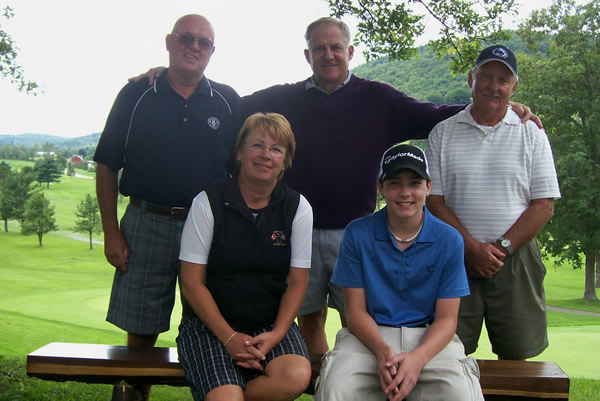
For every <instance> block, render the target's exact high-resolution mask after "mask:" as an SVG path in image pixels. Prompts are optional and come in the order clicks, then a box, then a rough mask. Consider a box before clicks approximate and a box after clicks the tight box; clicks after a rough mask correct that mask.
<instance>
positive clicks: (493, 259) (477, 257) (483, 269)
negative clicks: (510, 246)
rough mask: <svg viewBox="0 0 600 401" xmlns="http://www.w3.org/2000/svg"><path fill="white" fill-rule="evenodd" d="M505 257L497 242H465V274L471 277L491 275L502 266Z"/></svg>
mask: <svg viewBox="0 0 600 401" xmlns="http://www.w3.org/2000/svg"><path fill="white" fill-rule="evenodd" d="M505 257H506V255H505V253H504V252H503V251H502V250H501V249H500V247H499V245H497V244H490V243H486V242H478V241H471V242H469V243H468V244H467V243H465V259H466V260H465V262H466V268H467V274H468V275H469V276H471V277H475V278H490V277H492V276H493V275H495V274H496V273H497V272H498V271H499V270H500V269H501V268H502V267H503V266H504V258H505Z"/></svg>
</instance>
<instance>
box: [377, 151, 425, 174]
mask: <svg viewBox="0 0 600 401" xmlns="http://www.w3.org/2000/svg"><path fill="white" fill-rule="evenodd" d="M403 169H410V170H412V171H414V172H415V173H417V174H419V175H420V176H421V177H423V178H424V179H426V180H429V166H428V164H427V158H426V157H425V153H423V150H421V148H419V147H418V146H414V145H395V146H392V147H391V148H389V149H388V150H386V151H385V153H384V154H383V157H382V158H381V164H380V168H379V181H381V182H383V181H385V180H387V179H388V178H389V177H390V176H391V175H393V174H395V173H397V172H398V171H400V170H403Z"/></svg>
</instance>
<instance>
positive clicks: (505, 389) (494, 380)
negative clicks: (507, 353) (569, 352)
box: [477, 360, 570, 401]
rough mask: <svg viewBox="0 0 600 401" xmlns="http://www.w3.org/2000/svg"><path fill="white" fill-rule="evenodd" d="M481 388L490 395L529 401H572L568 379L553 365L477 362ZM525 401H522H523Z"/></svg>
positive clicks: (496, 398)
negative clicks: (544, 400) (527, 400)
mask: <svg viewBox="0 0 600 401" xmlns="http://www.w3.org/2000/svg"><path fill="white" fill-rule="evenodd" d="M477 363H478V364H479V369H480V370H481V379H480V382H481V388H482V389H483V394H484V395H485V396H486V400H494V401H496V400H501V399H502V398H500V397H495V398H494V397H488V395H490V396H493V395H507V396H513V397H515V396H517V397H529V398H530V399H546V400H552V399H557V400H567V399H569V382H570V380H569V376H567V375H566V374H565V372H563V370H562V369H561V368H560V367H559V366H558V365H557V364H556V363H554V362H538V361H527V362H522V361H506V360H477ZM521 399H522V400H525V399H526V398H520V400H521Z"/></svg>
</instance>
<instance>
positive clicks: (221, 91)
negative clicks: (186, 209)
mask: <svg viewBox="0 0 600 401" xmlns="http://www.w3.org/2000/svg"><path fill="white" fill-rule="evenodd" d="M166 76H167V73H166V71H165V72H163V74H162V75H161V76H160V77H159V78H158V79H157V80H156V81H155V84H154V85H153V86H148V84H147V83H145V82H139V83H129V84H127V85H126V86H125V87H124V88H123V89H122V90H121V92H120V93H119V95H118V96H117V98H116V100H115V102H114V104H113V107H112V109H111V111H110V114H109V116H108V119H107V121H106V126H105V128H104V131H103V132H102V136H101V138H100V141H99V143H98V147H97V148H96V154H95V155H94V160H95V161H96V162H99V163H103V164H105V165H107V166H108V167H110V168H112V169H113V170H115V171H118V170H120V169H121V168H122V169H123V173H122V176H121V180H120V183H119V190H120V192H121V193H122V194H123V195H124V196H133V197H136V198H139V199H142V200H144V201H147V202H151V203H154V204H157V205H162V206H170V207H173V206H190V205H191V204H192V200H193V199H194V197H195V196H196V195H197V194H198V193H199V192H201V191H203V190H204V189H205V188H207V187H209V186H211V185H214V184H217V183H219V182H222V181H223V180H225V179H226V177H227V175H228V163H229V162H230V156H231V153H232V151H233V144H234V142H235V138H236V137H237V134H238V132H239V130H240V128H241V125H242V123H243V119H244V111H243V108H242V102H241V99H240V97H239V96H238V94H237V93H236V92H235V91H234V90H233V89H232V88H230V87H229V86H226V85H223V84H219V83H216V82H213V81H211V80H208V79H207V78H206V77H203V78H202V80H201V82H200V84H199V85H198V87H197V88H196V91H195V92H194V93H193V94H192V96H190V97H189V98H188V99H184V98H183V97H182V96H181V95H179V94H178V93H177V92H175V91H174V90H173V88H171V85H170V84H169V82H168V81H167V77H166Z"/></svg>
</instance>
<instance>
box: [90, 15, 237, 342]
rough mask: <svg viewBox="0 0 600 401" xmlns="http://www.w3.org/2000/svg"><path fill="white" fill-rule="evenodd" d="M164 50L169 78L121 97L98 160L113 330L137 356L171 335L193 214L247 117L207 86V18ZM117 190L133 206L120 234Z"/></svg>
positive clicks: (186, 22) (131, 88)
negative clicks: (111, 270)
mask: <svg viewBox="0 0 600 401" xmlns="http://www.w3.org/2000/svg"><path fill="white" fill-rule="evenodd" d="M166 46H167V50H168V52H169V68H168V69H166V70H165V71H163V73H162V74H161V76H160V77H159V78H158V79H157V80H156V81H155V82H154V84H153V85H152V86H148V84H147V83H145V82H140V83H129V84H127V85H126V86H125V87H124V88H123V89H122V90H121V92H120V93H119V95H118V96H117V98H116V100H115V103H114V105H113V107H112V110H111V112H110V114H109V116H108V119H107V122H106V126H105V128H104V131H103V133H102V137H101V138H100V142H99V143H98V147H97V150H96V154H95V156H94V160H95V161H96V162H97V163H98V167H97V175H96V179H97V184H96V191H97V195H98V202H99V205H100V212H101V215H102V225H103V229H104V246H105V254H106V258H107V260H108V261H109V263H110V264H111V265H113V266H114V267H115V268H116V271H115V277H114V281H113V288H112V293H111V299H110V306H109V310H108V316H107V320H108V321H109V322H111V323H113V324H115V325H116V326H118V327H120V328H121V329H123V330H125V331H126V332H127V344H128V345H130V346H150V347H151V346H153V345H154V344H155V342H156V339H157V337H158V334H159V333H161V332H165V331H167V330H169V323H170V317H171V311H172V308H173V304H174V301H175V286H176V282H177V274H178V271H179V261H178V257H179V244H180V239H181V231H182V229H183V225H184V222H185V218H186V216H187V211H188V208H189V207H190V205H191V203H192V200H193V198H194V197H195V196H196V195H197V194H198V193H199V192H201V191H202V190H204V189H205V188H206V187H208V186H211V185H213V184H216V183H219V182H221V181H223V180H224V179H225V178H226V177H227V174H228V164H229V162H230V156H231V152H232V149H233V144H234V141H235V138H236V135H237V132H238V131H239V128H240V127H241V124H242V122H243V117H244V113H243V109H242V103H241V99H240V97H239V96H238V95H237V93H236V92H235V91H234V90H233V89H232V88H230V87H228V86H226V85H222V84H219V83H216V82H213V81H211V80H209V79H207V78H206V77H205V76H204V70H205V68H206V66H207V64H208V62H209V61H210V58H211V56H212V54H213V52H214V50H215V48H214V31H213V28H212V26H211V24H210V22H209V21H208V20H207V19H206V18H204V17H202V16H200V15H186V16H184V17H181V18H180V19H179V20H178V21H177V22H176V23H175V26H174V27H173V31H172V32H171V33H170V34H168V35H167V36H166ZM119 170H122V176H121V179H120V182H119V181H118V175H117V174H118V171H119ZM118 190H119V191H120V192H121V194H123V195H124V196H129V199H130V203H129V205H128V206H127V210H126V212H125V215H124V216H123V219H122V220H121V224H120V227H119V222H118V220H117V191H118Z"/></svg>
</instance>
